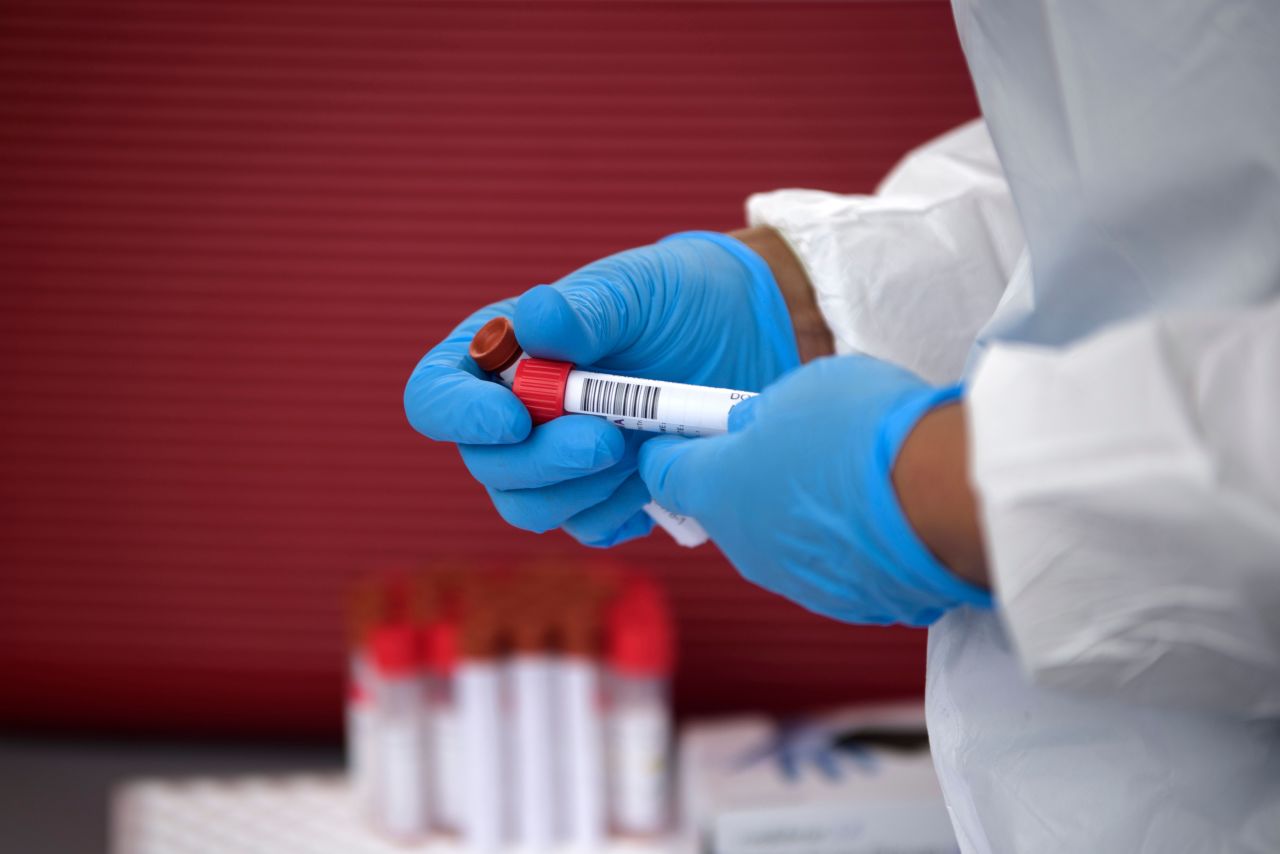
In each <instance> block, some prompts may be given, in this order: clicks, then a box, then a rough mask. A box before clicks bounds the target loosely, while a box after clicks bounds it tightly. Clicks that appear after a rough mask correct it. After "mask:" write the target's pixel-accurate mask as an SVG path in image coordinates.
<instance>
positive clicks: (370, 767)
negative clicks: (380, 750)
mask: <svg viewBox="0 0 1280 854" xmlns="http://www.w3.org/2000/svg"><path fill="white" fill-rule="evenodd" d="M376 736H377V721H376V720H375V718H374V713H373V704H372V703H370V702H369V701H368V700H367V699H359V700H348V701H347V766H348V773H349V774H350V775H351V788H352V790H353V791H354V793H355V800H356V809H358V810H359V812H360V814H361V815H369V814H370V812H371V811H372V809H373V804H374V797H375V795H374V792H375V791H376V790H375V787H374V774H375V773H376V770H375V765H374V751H375V749H376V743H375V741H374V739H375V738H376Z"/></svg>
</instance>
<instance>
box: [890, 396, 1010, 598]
mask: <svg viewBox="0 0 1280 854" xmlns="http://www.w3.org/2000/svg"><path fill="white" fill-rule="evenodd" d="M968 445H969V437H968V427H967V426H966V424H965V413H964V405H963V404H959V403H953V404H950V405H948V406H941V407H938V408H937V409H935V410H933V411H932V412H929V413H927V414H926V415H925V416H924V417H923V418H921V419H920V421H919V423H917V424H916V426H915V429H914V430H912V431H911V433H910V434H909V435H908V436H907V439H906V441H905V442H904V443H903V445H902V450H901V451H900V452H899V454H898V460H897V462H896V464H895V465H894V467H893V486H894V489H895V490H897V493H898V502H899V503H900V504H901V505H902V510H903V513H905V514H906V517H907V521H909V522H910V523H911V527H912V528H913V529H914V530H915V532H916V535H917V536H918V537H919V538H920V540H921V542H923V543H924V544H925V545H926V546H927V547H928V548H929V551H931V552H932V553H933V556H934V557H936V558H937V559H938V561H939V562H940V563H942V565H943V566H945V567H947V568H948V569H950V570H951V571H952V572H953V573H954V574H956V575H957V576H959V577H960V578H962V579H964V580H965V581H968V582H969V583H970V584H975V585H977V586H979V587H989V586H990V581H989V578H988V573H987V561H986V556H985V553H984V544H983V540H982V527H981V526H980V525H979V524H978V504H977V500H976V498H975V496H974V494H973V490H972V488H971V487H970V485H969V483H970V480H969V450H968Z"/></svg>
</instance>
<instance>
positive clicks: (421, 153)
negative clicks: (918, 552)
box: [0, 0, 976, 734]
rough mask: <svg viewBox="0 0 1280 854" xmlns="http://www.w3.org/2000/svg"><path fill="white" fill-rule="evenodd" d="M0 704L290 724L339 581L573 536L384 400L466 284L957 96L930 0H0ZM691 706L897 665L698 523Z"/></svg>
mask: <svg viewBox="0 0 1280 854" xmlns="http://www.w3.org/2000/svg"><path fill="white" fill-rule="evenodd" d="M0 69H2V70H0V277H2V280H3V281H2V287H0V300H2V307H0V407H2V408H3V415H2V416H0V419H2V420H0V439H2V449H0V502H2V503H0V723H5V724H9V725H15V724H21V725H50V726H86V725H87V726H92V727H95V728H99V729H101V728H128V729H136V730H144V729H145V730H155V729H169V730H177V731H180V730H188V731H194V732H210V731H224V732H251V731H257V732H263V733H295V734H297V733H320V732H332V731H335V730H336V728H337V724H338V720H339V718H338V714H337V709H338V702H339V697H340V674H339V667H338V649H339V638H340V634H341V631H340V623H341V618H340V613H339V610H340V609H339V603H340V599H341V591H342V589H343V587H344V585H345V584H346V583H347V581H348V580H349V579H350V577H351V575H352V574H353V572H355V571H356V570H358V569H360V568H362V567H368V566H372V565H377V564H379V563H382V562H387V561H394V560H400V559H404V558H413V557H429V556H433V555H455V556H456V555H460V556H464V557H468V558H475V559H477V560H480V559H484V558H487V557H496V556H516V555H561V554H573V555H579V554H582V553H583V550H580V549H578V548H576V547H575V546H574V545H573V544H572V543H571V541H570V540H569V539H568V538H566V537H564V536H563V535H561V534H558V533H556V534H549V535H545V536H541V537H539V536H535V535H532V534H526V533H522V532H518V531H515V530H512V529H509V528H506V527H504V525H503V524H502V523H501V522H500V521H499V520H498V518H497V517H496V515H495V514H494V513H492V512H491V511H490V509H489V506H488V503H487V501H486V499H485V496H484V493H483V491H482V490H481V489H480V488H479V487H477V486H476V485H474V484H473V483H472V482H470V481H469V480H468V478H467V476H466V474H465V471H464V469H463V467H462V465H461V463H460V462H459V460H458V459H457V456H456V453H455V452H454V450H453V449H452V448H449V447H444V446H436V445H432V444H431V443H429V442H427V441H426V440H425V439H422V438H420V437H418V436H416V435H415V434H414V433H413V432H412V431H411V430H410V429H409V427H408V426H407V425H406V423H405V421H404V417H403V415H402V412H401V403H400V395H401V389H402V384H403V382H404V379H405V377H406V375H407V374H408V372H409V370H410V368H411V367H412V366H413V364H414V362H415V361H416V360H417V358H418V356H419V355H420V354H421V353H422V352H423V351H424V350H425V349H426V348H427V346H428V345H429V344H430V343H432V342H433V341H434V340H435V339H436V338H438V337H439V336H441V335H442V334H443V333H444V332H446V331H447V330H448V329H449V328H450V327H451V325H452V324H453V323H455V322H456V321H457V320H458V319H460V318H461V317H462V316H463V315H465V314H466V313H468V312H469V311H470V310H471V309H472V308H474V307H476V306H477V305H479V304H482V303H484V302H486V301H489V300H492V299H494V298H497V297H500V296H504V295H507V294H510V293H513V292H518V291H520V290H522V289H524V288H526V287H528V286H530V285H532V284H535V283H538V282H543V281H550V280H553V279H555V278H556V277H557V276H559V275H561V274H563V273H565V272H567V271H568V270H570V269H572V268H573V267H574V266H576V265H577V264H580V263H583V262H585V261H587V260H590V259H592V258H595V257H597V256H599V255H601V254H604V253H608V252H612V251H614V250H617V249H621V248H623V247H626V246H629V245H635V244H639V243H644V242H647V241H650V240H652V239H654V238H656V237H658V236H660V235H662V234H664V233H666V232H670V231H675V230H679V229H687V228H713V229H724V228H732V227H736V226H738V225H740V224H741V222H742V202H743V199H744V198H745V196H746V195H747V194H748V193H750V192H751V191H753V190H762V189H770V188H774V187H779V186H809V187H820V188H826V189H831V190H839V191H865V190H867V189H869V188H870V187H871V186H872V185H873V184H874V182H875V181H876V179H877V178H878V177H879V176H880V175H881V174H882V173H883V172H884V170H885V169H886V168H887V167H888V166H889V165H890V164H891V163H892V162H893V161H894V160H895V159H896V158H897V157H898V155H900V154H901V153H902V152H903V151H905V150H906V149H907V148H908V147H910V146H911V145H913V144H916V143H919V142H921V141H922V140H924V139H926V138H927V137H929V136H930V135H931V134H934V133H936V132H938V131H941V130H943V129H945V128H947V127H949V126H950V125H952V124H954V123H956V122H959V121H961V120H964V119H966V118H968V117H970V116H972V115H974V114H975V113H976V107H975V104H974V100H973V97H972V93H971V89H970V86H969V83H968V80H967V77H966V74H965V71H964V67H963V63H962V59H961V56H960V53H959V49H958V45H957V42H956V37H955V34H954V32H953V29H952V23H951V20H950V10H949V8H948V7H947V6H946V5H945V4H943V3H941V2H937V3H934V2H927V3H853V2H850V3H819V4H813V5H807V4H793V3H760V4H745V3H741V4H739V3H723V2H716V3H674V4H657V3H642V4H629V3H607V4H586V3H540V4H523V3H522V4H500V3H455V4H446V3H425V2H424V3H394V4H392V3H382V4H368V3H356V2H343V3H334V2H311V3H306V2H297V3H292V2H257V3H218V2H208V3H191V2H170V0H142V1H141V2H139V0H126V1H125V2H115V3H110V4H101V3H77V2H49V0H30V2H25V3H20V2H7V0H6V2H4V3H3V4H2V5H0ZM620 554H621V556H623V557H625V558H626V559H628V560H630V561H632V562H634V563H636V564H639V565H644V566H648V567H651V568H652V569H653V570H654V571H655V572H657V573H658V574H659V575H660V576H661V578H662V579H663V580H664V581H665V582H666V584H667V585H668V586H669V589H670V591H671V594H672V596H673V597H674V601H675V608H676V612H677V616H678V619H679V624H680V630H681V654H682V665H681V670H680V677H679V683H678V697H679V701H680V704H681V707H682V709H683V710H685V711H689V712H700V711H710V710H723V709H730V708H743V707H764V708H771V709H775V710H782V709H796V708H802V707H805V706H809V705H814V704H823V703H830V702H838V701H841V700H844V699H848V698H854V697H865V696H873V695H901V694H911V693H916V692H918V691H919V690H920V687H921V683H922V658H923V655H922V651H923V640H924V638H923V635H922V634H919V633H909V632H906V631H896V630H877V629H858V628H852V627H847V626H843V625H839V624H836V623H831V622H825V621H822V620H820V619H818V618H816V617H813V616H811V615H809V614H807V613H806V612H804V611H802V610H800V609H799V608H797V607H795V606H793V605H791V604H789V603H787V602H784V601H782V600H780V599H775V598H773V597H771V596H770V595H768V594H765V593H762V592H760V591H758V590H756V589H754V588H752V587H750V586H748V585H747V584H746V583H745V582H743V581H741V580H740V579H739V578H738V577H737V576H736V575H735V574H734V572H733V570H732V569H731V568H730V567H729V566H728V564H727V563H726V562H725V561H724V560H723V558H721V557H720V556H719V554H718V553H717V552H716V551H715V550H714V549H713V548H704V549H701V550H699V551H697V552H693V553H688V552H684V551H681V550H679V549H677V548H675V547H674V546H672V545H671V544H670V543H669V542H667V541H666V540H665V539H664V538H662V537H657V536H656V537H653V538H651V539H650V540H649V541H646V542H644V543H640V544H637V545H633V546H629V547H626V548H624V549H621V550H620Z"/></svg>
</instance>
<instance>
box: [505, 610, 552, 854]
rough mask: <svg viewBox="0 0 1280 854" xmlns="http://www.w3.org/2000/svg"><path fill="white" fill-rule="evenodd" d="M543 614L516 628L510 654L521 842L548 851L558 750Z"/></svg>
mask: <svg viewBox="0 0 1280 854" xmlns="http://www.w3.org/2000/svg"><path fill="white" fill-rule="evenodd" d="M548 635H549V632H548V629H547V626H546V624H545V621H544V620H543V619H542V616H541V615H540V614H539V613H537V611H536V609H535V610H534V612H533V613H529V612H528V611H527V610H526V611H525V613H523V614H521V615H520V616H519V619H518V620H517V621H516V624H515V626H514V632H513V642H514V644H513V645H514V648H513V650H512V655H511V658H510V660H509V664H508V668H509V674H510V683H509V684H510V688H511V713H512V714H511V723H512V730H511V734H512V736H513V739H512V751H511V753H512V759H513V760H514V762H515V789H514V800H515V804H514V806H515V834H514V838H515V843H516V844H517V845H518V846H519V847H520V848H521V850H524V851H545V850H548V849H549V848H551V846H552V845H553V844H554V842H555V836H556V833H555V779H554V777H555V753H556V747H557V745H556V742H555V740H554V738H553V736H554V732H553V727H552V717H553V706H552V693H551V692H552V681H551V679H552V672H553V670H552V659H551V655H550V650H549V648H548V647H549V643H548V640H549V638H548Z"/></svg>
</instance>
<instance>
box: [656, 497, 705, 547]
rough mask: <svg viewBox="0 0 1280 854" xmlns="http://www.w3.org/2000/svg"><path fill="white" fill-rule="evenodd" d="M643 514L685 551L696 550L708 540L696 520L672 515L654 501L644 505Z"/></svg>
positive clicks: (676, 514) (677, 514)
mask: <svg viewBox="0 0 1280 854" xmlns="http://www.w3.org/2000/svg"><path fill="white" fill-rule="evenodd" d="M644 512H646V513H648V514H649V516H650V517H652V518H653V521H655V522H657V523H658V527H660V528H662V530H664V531H666V532H667V533H668V534H670V535H671V539H673V540H675V541H676V542H677V543H678V544H679V545H682V546H684V547H685V548H687V549H692V548H696V547H697V546H700V545H702V544H703V543H705V542H706V541H707V540H708V539H710V537H708V536H707V531H706V529H705V528H703V527H702V526H701V525H699V524H698V520H697V519H695V518H693V517H692V516H681V515H680V514H679V513H672V512H671V511H670V510H668V509H667V508H665V507H663V506H662V505H661V504H659V503H658V502H656V501H650V502H649V503H648V504H646V505H645V506H644Z"/></svg>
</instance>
